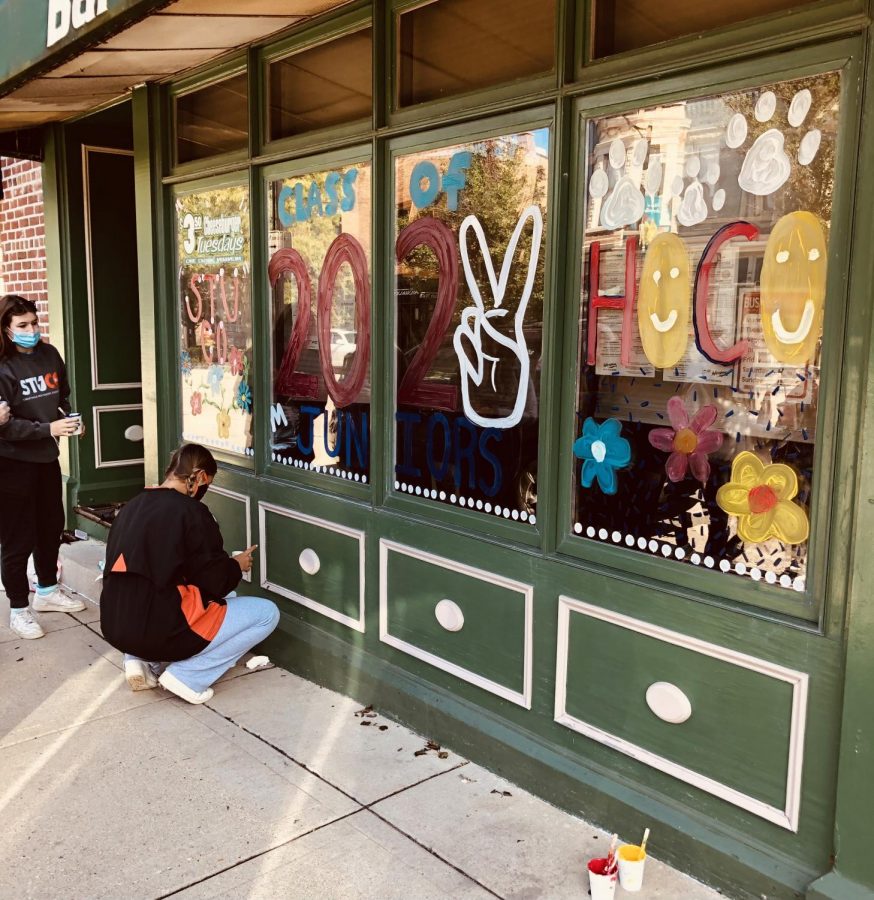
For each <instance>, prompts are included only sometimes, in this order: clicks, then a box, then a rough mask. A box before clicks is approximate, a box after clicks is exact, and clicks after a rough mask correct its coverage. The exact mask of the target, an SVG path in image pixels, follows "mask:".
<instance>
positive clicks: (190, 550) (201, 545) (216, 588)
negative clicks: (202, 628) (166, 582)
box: [185, 502, 243, 602]
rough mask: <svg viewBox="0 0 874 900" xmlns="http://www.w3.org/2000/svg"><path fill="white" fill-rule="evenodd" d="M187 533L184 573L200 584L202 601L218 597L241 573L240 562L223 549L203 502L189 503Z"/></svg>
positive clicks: (232, 584) (214, 525)
mask: <svg viewBox="0 0 874 900" xmlns="http://www.w3.org/2000/svg"><path fill="white" fill-rule="evenodd" d="M187 526H188V527H186V529H185V534H186V545H187V546H186V548H185V551H186V552H185V559H186V565H185V568H186V573H185V574H186V576H187V579H188V582H189V584H193V585H196V586H197V587H199V588H200V593H201V594H202V595H203V599H204V601H205V602H206V601H209V600H220V599H221V598H222V597H224V596H225V595H226V594H229V593H230V592H231V591H232V590H233V589H234V588H235V587H236V586H237V585H238V584H239V583H240V579H241V578H242V577H243V572H242V570H241V569H240V566H239V563H237V562H236V561H235V560H234V559H232V558H231V557H230V556H228V554H227V553H225V550H224V542H223V541H222V534H221V531H219V527H218V522H216V520H215V519H214V518H213V516H212V513H211V512H210V511H209V509H208V508H207V507H205V506H204V505H203V504H202V503H199V502H195V503H192V504H191V512H190V513H189V522H188V523H187Z"/></svg>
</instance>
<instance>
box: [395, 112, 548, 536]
mask: <svg viewBox="0 0 874 900" xmlns="http://www.w3.org/2000/svg"><path fill="white" fill-rule="evenodd" d="M548 158H549V131H548V129H545V128H544V129H540V130H538V131H529V132H523V133H521V134H511V135H506V136H503V137H497V138H491V139H488V140H483V141H478V142H476V143H471V144H463V145H456V146H450V147H442V148H439V149H434V150H426V151H421V152H417V153H412V154H409V155H404V156H400V157H398V158H397V159H396V160H395V204H396V210H397V235H396V237H397V242H396V255H397V260H398V263H397V315H396V354H397V387H396V390H397V393H396V403H397V407H396V413H395V417H396V435H397V441H396V457H395V489H396V490H401V491H405V492H407V493H410V494H414V495H416V496H419V497H425V498H427V499H429V500H432V501H437V502H443V503H447V504H456V505H459V506H462V507H467V508H468V509H476V510H478V511H481V512H482V513H484V514H489V515H493V516H501V517H503V518H505V519H513V520H516V521H520V520H521V521H523V522H528V523H530V524H534V523H535V521H536V504H537V487H536V480H537V432H538V427H537V426H538V406H539V398H540V362H541V343H542V328H543V302H544V291H543V272H544V254H545V246H546V242H545V220H546V196H547V173H548Z"/></svg>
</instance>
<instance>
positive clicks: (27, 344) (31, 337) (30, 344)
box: [9, 328, 39, 350]
mask: <svg viewBox="0 0 874 900" xmlns="http://www.w3.org/2000/svg"><path fill="white" fill-rule="evenodd" d="M9 337H10V338H11V339H12V343H13V344H18V346H19V347H24V348H25V350H32V349H33V348H34V347H35V346H36V345H37V344H38V343H39V328H37V329H36V330H35V331H32V332H31V333H30V334H24V333H23V332H21V333H19V334H11V333H10V335H9Z"/></svg>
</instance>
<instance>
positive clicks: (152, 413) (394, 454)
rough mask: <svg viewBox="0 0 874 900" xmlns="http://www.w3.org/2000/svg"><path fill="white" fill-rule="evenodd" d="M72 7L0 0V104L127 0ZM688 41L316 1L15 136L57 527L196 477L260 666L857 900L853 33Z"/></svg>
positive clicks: (716, 873) (865, 826) (856, 7)
mask: <svg viewBox="0 0 874 900" xmlns="http://www.w3.org/2000/svg"><path fill="white" fill-rule="evenodd" d="M61 5H64V4H63V3H62V4H61ZM103 5H104V6H106V10H105V12H104V13H103V14H102V15H103V19H101V14H100V13H99V9H100V7H101V4H100V3H91V4H90V5H89V4H88V3H85V2H83V3H79V2H78V0H76V2H75V3H73V4H70V6H71V7H72V8H73V9H74V11H75V10H76V9H77V8H78V14H79V19H80V20H81V29H80V31H79V32H78V33H74V30H75V29H74V28H73V20H72V19H71V26H70V32H69V34H67V35H65V36H60V37H58V38H57V41H56V43H55V44H53V45H52V46H49V47H46V46H44V45H45V44H46V28H45V16H46V14H47V13H46V9H45V8H44V7H45V4H44V3H43V4H34V5H33V6H31V5H30V4H23V3H22V4H16V3H7V4H5V5H4V6H0V19H2V17H3V16H5V17H6V20H7V22H6V24H7V27H8V28H9V29H12V30H11V31H10V30H6V31H5V32H4V33H5V34H7V36H8V35H10V34H13V33H16V32H15V29H16V28H17V29H18V32H17V33H24V32H27V31H33V30H34V29H36V28H39V29H40V31H39V35H38V38H39V40H38V41H37V42H36V43H37V44H39V43H40V42H41V46H39V47H36V45H33V46H31V44H29V43H28V42H26V41H20V42H18V43H17V44H15V43H10V42H9V41H8V40H7V46H6V47H4V53H5V54H6V55H5V57H4V60H11V63H9V64H8V67H7V66H4V69H3V72H4V79H5V81H4V82H2V83H0V93H7V92H8V91H11V90H12V89H13V88H14V89H16V90H17V89H19V88H20V87H21V86H22V85H26V84H27V83H28V81H29V80H30V79H33V78H35V77H36V76H37V75H42V74H44V73H45V72H48V71H49V70H50V69H51V66H52V65H54V64H56V63H57V62H58V61H59V60H60V59H61V57H60V56H58V55H57V54H62V55H63V58H64V60H65V61H72V60H75V59H76V57H77V54H84V53H87V52H88V49H89V47H92V46H93V45H94V42H98V41H100V40H102V39H103V38H104V36H105V35H104V34H103V33H102V32H101V31H100V29H101V28H106V29H107V31H106V34H107V35H108V34H109V33H110V31H111V30H112V28H115V29H116V30H117V29H118V28H120V27H121V26H123V25H125V24H127V23H133V22H136V21H138V20H140V19H143V17H145V16H148V15H150V14H152V13H154V12H156V11H158V12H160V9H161V7H162V5H161V4H157V3H118V4H112V3H109V4H108V5H106V4H103ZM267 5H269V6H271V8H272V11H275V9H276V7H277V6H279V4H267ZM50 6H51V4H50ZM229 6H231V7H232V6H233V5H232V4H223V6H222V8H223V9H225V8H227V7H229ZM238 6H239V7H244V6H245V3H244V2H243V0H239V2H238ZM289 6H290V7H293V6H294V4H293V3H290V4H289ZM323 6H324V4H323ZM702 6H705V7H708V8H705V9H704V10H702V11H689V10H688V9H686V8H685V5H683V4H675V3H668V4H666V6H665V8H664V10H663V11H662V14H661V18H662V19H663V20H664V21H663V22H655V19H656V18H657V17H658V15H659V12H660V11H659V10H658V9H653V10H649V9H646V8H644V7H643V5H642V4H637V3H634V2H630V0H629V2H613V3H602V2H596V0H577V2H574V0H556V2H555V3H550V2H545V3H544V2H540V3H532V2H527V0H518V2H515V0H514V2H508V3H504V4H502V3H497V2H485V0H437V2H432V3H427V4H423V3H420V2H401V0H383V2H373V3H347V4H344V5H342V6H340V7H339V8H337V9H334V10H331V11H327V12H324V13H323V14H322V15H320V16H316V17H314V18H308V19H307V20H306V21H303V22H301V23H300V24H297V25H293V26H292V27H291V28H289V29H286V30H284V31H281V32H279V33H276V34H274V35H271V37H270V38H269V39H264V40H261V41H260V42H255V43H250V44H248V45H247V46H244V47H242V48H241V49H238V50H236V51H234V52H231V53H228V54H225V55H224V56H222V57H221V59H219V60H216V61H212V62H209V63H208V64H205V65H201V66H199V67H191V68H190V69H189V70H187V71H185V72H184V73H182V74H180V75H177V76H173V77H167V78H165V79H163V80H148V81H147V82H146V83H143V84H139V85H137V86H135V87H133V90H132V91H131V92H130V94H129V96H126V97H125V98H124V99H123V100H120V101H119V102H109V103H104V104H102V105H101V106H100V108H99V109H89V110H84V111H83V112H82V113H81V114H80V115H78V116H77V117H76V118H75V119H68V120H65V121H61V122H53V123H52V124H49V125H44V126H42V127H41V129H40V131H39V135H40V141H41V143H42V147H43V149H44V158H45V170H44V183H45V192H46V193H45V197H46V216H47V231H48V247H49V264H50V267H51V271H50V292H51V297H52V316H53V321H52V329H53V334H60V328H59V324H58V323H61V324H62V326H63V344H64V347H63V349H64V351H65V354H66V358H67V359H68V362H70V366H71V371H72V377H73V380H74V392H75V396H76V402H77V405H78V407H79V409H81V410H82V411H83V412H84V413H85V414H86V417H88V416H90V419H91V423H92V432H95V431H96V433H93V434H92V436H91V437H90V438H88V439H87V440H88V441H90V443H86V442H84V441H83V442H82V443H81V444H80V446H79V448H78V451H77V452H76V454H75V455H74V456H73V457H72V458H70V459H69V460H68V461H67V466H68V492H69V500H70V514H71V521H72V519H73V518H75V513H74V511H73V510H74V508H75V507H76V506H88V505H91V506H92V507H93V506H95V505H99V504H110V503H113V502H115V501H122V500H124V499H125V498H126V497H129V496H130V495H131V493H132V492H133V491H135V490H137V489H138V488H139V487H140V486H141V485H142V484H143V482H144V481H145V483H152V482H154V481H155V480H156V479H157V478H158V476H159V470H160V468H161V463H162V461H163V460H165V459H166V458H167V457H168V455H169V453H170V452H171V450H172V449H173V448H174V447H175V446H176V445H177V444H178V443H179V442H180V440H183V439H185V440H197V441H199V442H202V443H204V444H206V445H208V446H209V447H210V448H211V449H212V450H213V451H214V453H215V455H216V457H217V458H218V459H219V460H220V472H219V475H218V477H217V479H216V482H215V487H214V489H213V490H212V491H211V492H210V494H209V495H207V502H208V503H209V505H210V508H211V509H212V511H213V512H214V514H215V515H216V517H217V518H218V520H219V522H220V524H221V526H222V530H223V532H224V534H225V537H226V544H227V545H228V546H229V547H231V546H233V547H234V548H237V547H242V546H246V545H248V544H252V543H257V544H259V548H260V549H259V553H258V559H257V563H256V567H255V570H254V571H253V573H252V580H251V584H250V585H248V586H247V589H251V590H252V591H254V592H258V593H263V594H264V595H266V596H270V597H271V598H273V599H274V600H276V602H277V603H278V604H279V606H280V609H281V611H282V620H281V624H280V626H279V629H278V630H277V632H276V634H275V635H274V636H273V637H272V638H271V641H270V642H269V645H268V649H267V652H269V653H270V655H271V656H272V657H273V658H274V659H276V660H277V661H280V662H281V663H282V664H284V665H286V666H288V667H289V668H290V669H292V670H294V671H296V672H299V673H301V674H302V675H304V676H305V677H307V678H311V679H312V680H314V681H316V682H318V683H321V684H324V685H328V686H330V687H332V688H335V689H337V690H340V691H342V692H344V693H346V694H349V695H352V696H354V697H356V698H358V699H360V700H361V701H362V702H366V703H372V704H374V706H376V707H377V708H379V709H380V710H382V711H384V712H385V713H387V714H389V715H392V716H395V717H397V718H398V719H399V720H401V721H404V722H407V723H409V724H410V725H412V726H413V727H415V728H416V729H418V730H420V731H422V732H423V733H425V734H427V735H429V736H430V737H433V738H434V739H435V740H439V741H440V742H441V743H445V744H446V745H448V746H450V747H452V748H453V749H455V750H457V751H458V752H460V753H462V754H467V755H468V756H469V757H470V758H472V759H475V760H477V761H478V762H481V763H483V764H484V765H486V766H487V767H489V768H491V769H493V770H495V771H498V772H500V773H501V774H502V775H505V776H506V777H508V778H510V779H512V780H514V781H516V782H517V783H519V784H521V785H523V786H524V787H526V788H528V789H530V790H532V791H533V792H535V793H537V794H539V795H540V796H543V797H545V798H547V799H548V800H550V801H551V802H553V803H555V804H556V805H558V806H561V807H562V808H565V809H568V810H571V811H573V812H576V813H580V814H582V815H585V816H587V817H590V818H592V819H593V820H594V821H596V822H598V823H600V824H603V825H604V826H605V827H607V828H609V829H611V830H617V831H619V832H620V833H622V834H624V835H628V836H631V835H635V834H637V833H638V832H639V831H641V830H642V828H643V827H644V826H649V827H650V828H651V829H652V833H653V836H652V839H651V842H650V847H651V850H652V852H653V854H655V855H656V856H657V857H660V858H663V859H665V860H668V861H670V862H671V863H672V864H674V865H676V866H678V867H679V868H681V869H684V870H686V871H689V872H691V873H693V874H695V875H696V876H698V877H700V878H702V879H703V880H705V881H707V882H709V883H711V884H714V885H716V886H719V887H721V888H722V889H723V890H724V892H725V893H726V894H727V895H729V896H738V897H759V896H768V897H792V896H799V897H800V896H807V897H817V898H826V897H834V898H839V897H841V898H851V897H852V898H855V897H868V896H874V857H872V854H871V853H870V852H869V850H868V844H869V842H870V840H869V839H870V837H871V836H872V834H874V829H872V824H871V823H872V821H874V816H872V812H871V808H872V806H874V700H872V691H871V687H870V686H871V685H872V684H874V612H872V605H871V593H872V590H874V561H872V558H871V554H870V552H869V550H868V543H867V541H868V539H869V536H870V535H872V534H874V495H870V489H869V485H870V482H869V480H868V479H869V478H870V477H871V475H872V473H874V461H872V458H871V457H872V452H874V451H872V447H874V424H872V419H871V414H870V412H869V408H871V407H870V406H869V403H868V401H869V399H870V400H872V401H874V380H872V375H874V371H872V366H874V363H872V353H871V347H872V345H871V337H872V325H874V322H872V313H871V306H872V304H871V293H870V285H871V283H872V280H874V264H872V263H874V261H872V254H871V252H870V249H869V243H870V240H871V235H872V233H874V232H872V215H874V213H872V207H874V204H872V199H874V180H872V175H871V173H870V172H869V167H868V166H867V165H866V161H867V160H869V159H870V158H872V154H874V131H872V121H871V110H872V102H874V101H872V91H874V76H872V67H871V64H870V60H869V56H870V50H871V38H872V31H871V19H870V17H869V16H870V9H869V3H868V2H866V0H820V2H809V3H803V2H799V3H796V4H795V5H792V4H789V3H785V2H779V0H775V2H770V3H763V4H757V5H755V6H753V5H749V4H745V3H743V2H739V3H736V4H722V3H719V4H709V5H702ZM35 7H40V11H39V12H38V14H37V13H34V12H33V9H34V8H35ZM91 8H93V10H92V11H93V13H94V16H93V17H92V19H90V20H88V21H85V19H86V18H87V16H86V15H85V14H86V13H88V12H89V10H91ZM25 10H27V12H25ZM16 16H20V17H21V18H20V19H18V20H16V18H15V17H16ZM62 19H63V17H61V18H56V19H55V21H54V26H55V28H56V30H57V31H58V33H59V34H60V30H62V29H61V26H62V25H63V21H62ZM49 21H50V23H51V19H49ZM89 42H91V43H89ZM31 43H32V42H31ZM16 61H17V64H16ZM45 80H46V79H43V81H45ZM0 112H2V107H0ZM22 124H25V122H24V120H23V119H22ZM2 138H3V135H2V134H0V139H2ZM83 208H84V209H86V210H87V214H86V216H85V218H84V219H81V214H80V211H81V209H83ZM80 220H81V221H80ZM86 295H87V296H88V298H90V299H89V302H88V303H87V304H86V303H85V302H84V300H83V297H85V296H86ZM137 296H138V298H139V299H138V301H137V300H136V297H137ZM54 317H57V318H56V319H55V318H54ZM58 343H60V340H58ZM137 424H142V425H143V430H144V435H145V438H144V443H143V445H142V452H140V451H139V450H138V451H137V453H136V454H134V455H133V456H131V451H130V448H129V446H128V445H129V441H128V442H126V441H125V440H124V437H123V435H124V434H125V433H129V429H130V428H131V426H132V425H137ZM95 426H98V427H96V428H95ZM288 713H289V715H292V716H293V715H294V710H289V711H288ZM572 864H576V863H575V862H574V861H569V865H572Z"/></svg>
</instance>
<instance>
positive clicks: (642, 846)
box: [640, 828, 649, 856]
mask: <svg viewBox="0 0 874 900" xmlns="http://www.w3.org/2000/svg"><path fill="white" fill-rule="evenodd" d="M647 840H649V828H647V829H646V830H645V831H644V832H643V840H642V841H641V842H640V854H641V856H643V854H644V853H646V842H647Z"/></svg>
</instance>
